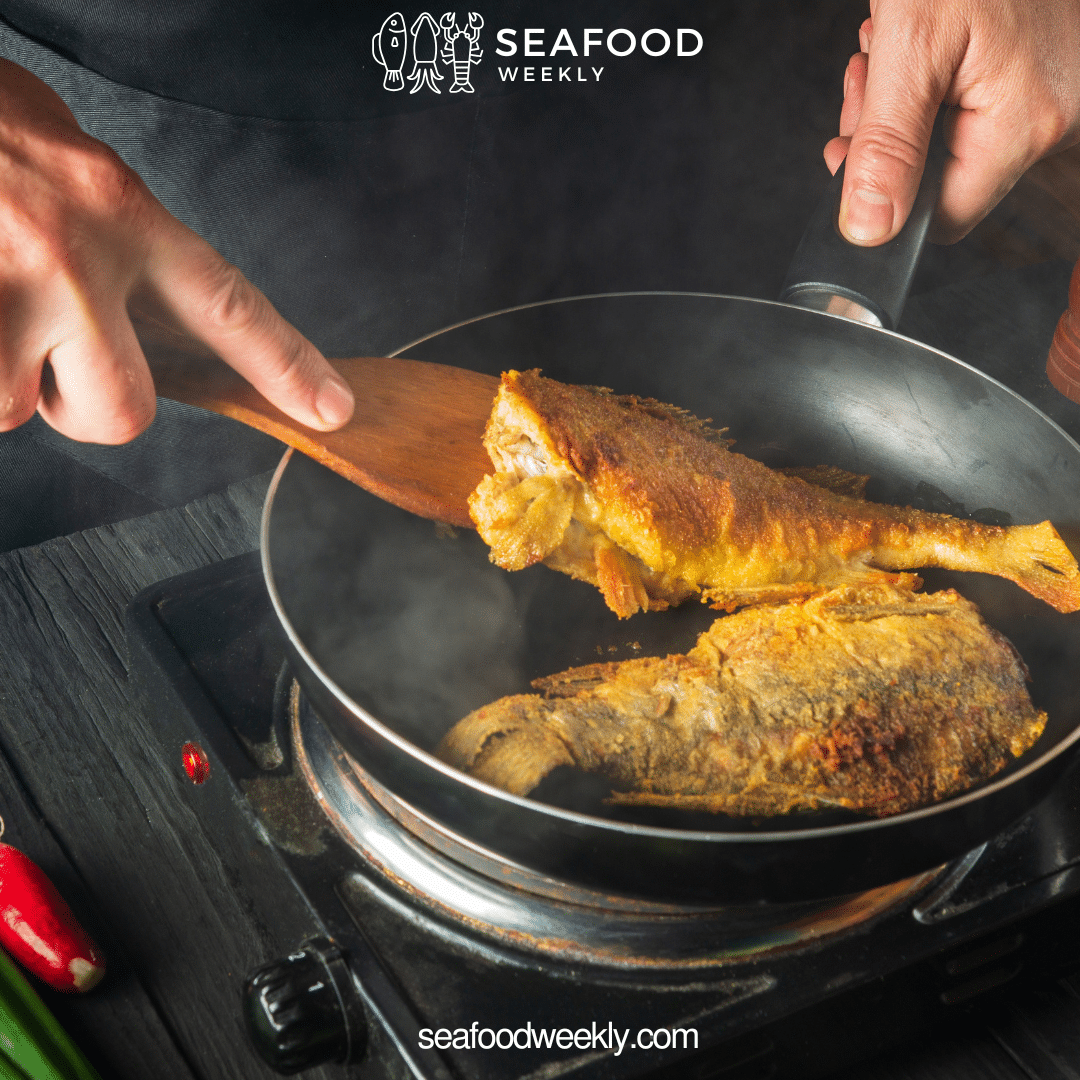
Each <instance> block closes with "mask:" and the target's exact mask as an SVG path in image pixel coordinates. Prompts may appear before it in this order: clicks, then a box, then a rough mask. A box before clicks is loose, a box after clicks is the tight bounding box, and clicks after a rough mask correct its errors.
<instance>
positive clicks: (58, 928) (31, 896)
mask: <svg viewBox="0 0 1080 1080" xmlns="http://www.w3.org/2000/svg"><path fill="white" fill-rule="evenodd" d="M0 945H3V947H4V948H5V949H7V951H8V952H9V953H11V955H12V956H13V957H15V959H16V960H18V961H19V963H20V964H22V965H23V966H24V967H25V968H27V969H28V970H29V971H31V972H33V974H35V975H36V976H37V977H38V978H39V979H41V981H42V982H44V983H46V984H48V985H49V986H51V987H52V988H53V989H54V990H64V991H67V992H69V993H82V992H83V991H85V990H89V989H90V988H91V987H93V986H96V985H97V984H98V983H99V982H101V980H102V978H103V977H104V975H105V957H104V955H103V954H102V952H101V950H100V949H99V948H98V947H97V946H96V945H95V944H94V943H93V941H91V939H90V935H89V934H87V932H86V931H85V930H84V929H83V928H82V927H81V926H80V925H79V923H78V921H77V920H76V918H75V914H74V912H72V910H71V908H69V907H68V906H67V904H66V903H65V902H64V898H63V897H62V896H61V895H60V894H59V893H58V892H57V891H56V887H55V886H54V885H53V883H52V882H51V881H50V880H49V879H48V878H47V877H46V876H45V874H44V873H43V871H42V870H41V868H40V867H39V866H38V865H37V864H36V863H34V862H33V861H32V860H31V859H29V858H28V857H27V856H26V855H24V854H23V853H22V852H21V851H19V850H18V848H13V847H12V846H11V845H10V844H0Z"/></svg>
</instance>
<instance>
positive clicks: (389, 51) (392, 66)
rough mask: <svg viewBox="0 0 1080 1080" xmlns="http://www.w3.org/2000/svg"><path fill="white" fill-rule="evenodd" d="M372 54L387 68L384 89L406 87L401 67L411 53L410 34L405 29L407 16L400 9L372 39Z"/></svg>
mask: <svg viewBox="0 0 1080 1080" xmlns="http://www.w3.org/2000/svg"><path fill="white" fill-rule="evenodd" d="M371 55H372V56H374V57H375V60H376V61H377V62H378V63H379V64H381V65H382V66H383V67H384V68H385V69H386V76H385V78H384V79H383V89H384V90H402V89H404V87H405V80H404V79H403V78H402V77H401V69H402V68H403V67H404V66H405V60H406V58H407V57H408V55H409V35H408V33H407V32H406V30H405V16H404V15H402V14H401V12H400V11H395V12H394V14H393V15H390V16H389V17H388V18H387V19H386V21H385V22H384V23H383V24H382V26H381V27H380V28H379V32H378V33H377V34H376V35H375V36H374V37H373V38H372V39H371Z"/></svg>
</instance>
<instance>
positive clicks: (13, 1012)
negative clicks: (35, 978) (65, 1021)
mask: <svg viewBox="0 0 1080 1080" xmlns="http://www.w3.org/2000/svg"><path fill="white" fill-rule="evenodd" d="M0 1080H101V1078H100V1076H99V1075H98V1073H97V1072H96V1070H95V1069H94V1067H93V1066H92V1065H91V1064H90V1062H88V1061H87V1060H86V1058H85V1057H83V1055H82V1053H81V1051H80V1050H79V1048H78V1047H77V1046H76V1045H75V1044H74V1043H73V1042H72V1041H71V1039H69V1038H68V1036H67V1033H66V1032H65V1031H64V1029H63V1028H62V1027H61V1026H60V1025H59V1023H57V1020H56V1017H54V1016H53V1014H52V1013H51V1012H49V1010H48V1008H47V1007H46V1006H45V1003H44V1002H43V1001H42V1000H41V998H39V997H38V996H37V994H36V993H35V992H34V988H33V987H32V986H31V985H30V984H29V983H28V982H27V981H26V979H24V978H23V977H22V975H21V974H20V972H19V970H18V968H16V967H15V965H14V964H13V963H12V961H11V960H10V959H9V958H8V956H7V954H6V953H4V952H2V951H0Z"/></svg>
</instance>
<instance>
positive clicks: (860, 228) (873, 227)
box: [841, 188, 893, 243]
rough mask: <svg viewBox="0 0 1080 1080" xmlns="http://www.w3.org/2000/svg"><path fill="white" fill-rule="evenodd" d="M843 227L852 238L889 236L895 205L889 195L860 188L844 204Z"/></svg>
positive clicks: (866, 238) (866, 240) (865, 238)
mask: <svg viewBox="0 0 1080 1080" xmlns="http://www.w3.org/2000/svg"><path fill="white" fill-rule="evenodd" d="M842 218H843V220H842V222H841V227H842V228H843V230H844V232H845V233H846V234H847V236H848V237H849V238H850V239H852V240H857V241H861V242H864V243H865V242H870V241H873V240H880V239H882V237H885V236H888V235H889V232H890V230H891V229H892V222H893V206H892V199H890V198H889V196H888V195H882V194H881V193H880V192H878V191H867V190H866V188H859V189H858V190H857V191H853V192H852V193H851V194H850V195H849V196H848V200H847V203H846V204H845V205H844V213H843V215H842Z"/></svg>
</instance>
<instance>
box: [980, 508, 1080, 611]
mask: <svg viewBox="0 0 1080 1080" xmlns="http://www.w3.org/2000/svg"><path fill="white" fill-rule="evenodd" d="M992 546H993V549H994V550H993V551H992V552H988V553H987V554H989V555H992V556H993V568H992V569H991V570H990V572H991V573H996V574H1000V575H1001V576H1002V577H1004V578H1008V579H1009V580H1010V581H1015V582H1016V584H1017V585H1019V586H1020V588H1022V589H1025V590H1026V591H1027V592H1029V593H1031V595H1032V596H1037V597H1038V598H1039V599H1040V600H1045V601H1046V602H1047V603H1048V604H1050V605H1051V606H1052V607H1055V608H1057V610H1058V611H1080V567H1078V566H1077V564H1076V559H1075V558H1074V557H1073V554H1072V552H1071V551H1070V550H1069V549H1068V548H1067V547H1066V546H1065V541H1064V540H1062V539H1061V537H1060V536H1059V535H1058V531H1057V529H1055V528H1054V526H1053V525H1051V524H1050V522H1049V521H1042V522H1040V523H1039V524H1038V525H1014V526H1012V527H1011V528H1008V529H1006V530H1005V531H1004V535H1003V536H1002V538H1001V541H1000V543H999V544H994V545H992Z"/></svg>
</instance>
